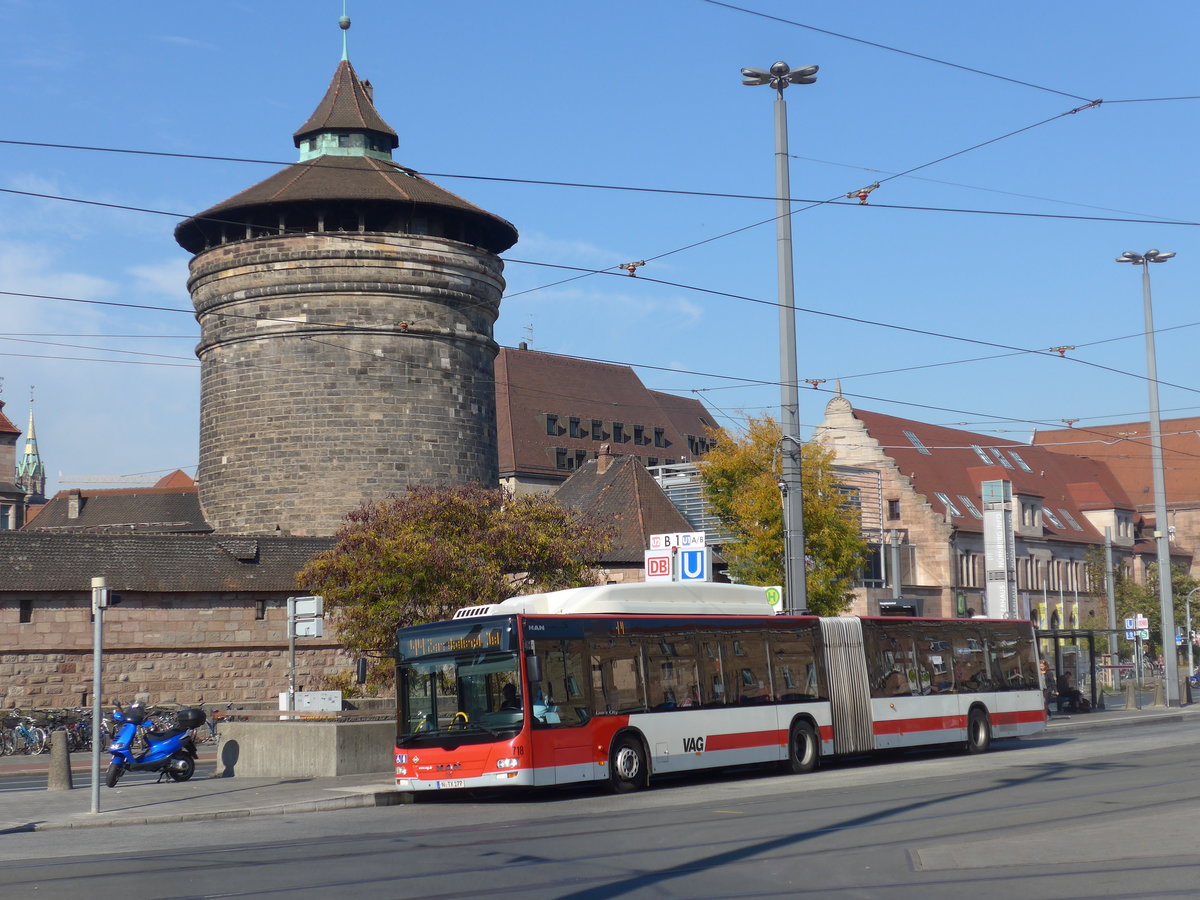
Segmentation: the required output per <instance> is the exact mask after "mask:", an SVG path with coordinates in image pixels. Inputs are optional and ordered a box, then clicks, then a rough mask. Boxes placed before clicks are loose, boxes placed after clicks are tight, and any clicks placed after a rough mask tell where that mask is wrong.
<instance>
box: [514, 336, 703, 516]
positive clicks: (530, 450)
mask: <svg viewBox="0 0 1200 900" xmlns="http://www.w3.org/2000/svg"><path fill="white" fill-rule="evenodd" d="M715 424H716V423H715V422H714V420H713V418H712V415H711V414H710V413H709V412H708V410H707V409H705V407H704V404H702V403H701V402H700V401H699V400H695V399H692V398H690V397H677V396H675V395H673V394H666V393H663V392H661V391H652V390H650V389H648V388H647V387H646V386H645V385H644V384H642V381H641V379H640V378H638V376H637V374H636V373H635V372H634V371H633V369H631V368H630V367H629V366H619V365H612V364H609V363H598V362H592V361H590V360H585V359H577V358H575V357H571V356H560V355H558V354H554V353H542V352H539V351H536V350H529V349H526V348H525V346H524V345H522V346H521V347H520V348H519V349H516V350H509V349H501V350H500V355H499V356H498V357H497V358H496V426H497V429H496V430H497V434H498V436H499V458H500V483H501V484H503V485H504V486H505V487H507V488H509V489H510V490H512V491H516V492H518V493H529V492H548V491H552V490H554V489H555V488H557V487H558V485H560V484H562V483H563V482H564V481H566V479H567V478H568V477H569V476H570V475H571V473H572V472H574V471H575V470H577V469H579V468H580V467H582V466H583V464H584V463H585V462H587V461H588V460H594V459H595V458H596V457H597V455H598V454H599V452H600V448H601V446H603V445H605V444H607V445H608V446H609V448H610V450H611V452H612V454H613V455H614V456H634V457H637V459H638V460H639V461H640V462H641V463H642V465H644V466H661V465H670V464H673V463H682V462H690V461H692V460H694V459H696V458H698V457H700V456H703V455H704V453H705V452H706V451H707V450H708V448H709V447H710V446H712V437H711V434H710V432H711V429H712V428H713V427H714V425H715Z"/></svg>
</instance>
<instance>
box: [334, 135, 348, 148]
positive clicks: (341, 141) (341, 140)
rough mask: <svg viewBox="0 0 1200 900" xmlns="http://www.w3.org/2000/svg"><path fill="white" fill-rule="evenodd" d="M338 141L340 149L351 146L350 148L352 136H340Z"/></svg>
mask: <svg viewBox="0 0 1200 900" xmlns="http://www.w3.org/2000/svg"><path fill="white" fill-rule="evenodd" d="M337 139H338V146H339V147H349V146H350V135H348V134H339V135H338V136H337Z"/></svg>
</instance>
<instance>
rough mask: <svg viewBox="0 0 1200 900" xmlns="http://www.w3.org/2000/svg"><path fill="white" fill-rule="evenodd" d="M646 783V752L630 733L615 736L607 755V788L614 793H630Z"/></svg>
mask: <svg viewBox="0 0 1200 900" xmlns="http://www.w3.org/2000/svg"><path fill="white" fill-rule="evenodd" d="M645 785H646V754H645V753H644V752H643V750H642V745H641V743H640V742H639V741H638V740H637V738H634V737H632V736H630V735H625V736H623V737H619V738H617V740H616V741H615V742H614V743H613V746H612V752H611V753H610V754H609V756H608V789H609V790H610V791H612V792H613V793H614V794H631V793H633V792H634V791H637V790H641V789H642V788H643V787H645Z"/></svg>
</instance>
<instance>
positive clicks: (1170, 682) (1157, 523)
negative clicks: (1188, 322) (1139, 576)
mask: <svg viewBox="0 0 1200 900" xmlns="http://www.w3.org/2000/svg"><path fill="white" fill-rule="evenodd" d="M1174 255H1175V253H1174V251H1170V250H1168V251H1166V252H1163V251H1160V250H1147V251H1146V252H1145V253H1134V252H1133V251H1132V250H1126V251H1125V252H1124V253H1122V254H1121V255H1120V256H1119V257H1117V262H1119V263H1131V264H1133V265H1140V266H1141V267H1142V307H1143V309H1144V312H1145V316H1146V376H1147V380H1148V381H1149V383H1150V461H1151V469H1152V472H1153V475H1154V538H1155V543H1156V544H1157V545H1158V605H1159V614H1160V615H1161V617H1162V643H1163V651H1162V653H1163V679H1164V681H1165V682H1166V684H1165V686H1164V692H1163V696H1164V697H1165V698H1166V702H1167V706H1179V665H1178V662H1177V658H1176V657H1177V651H1176V649H1175V604H1174V601H1173V599H1172V597H1171V547H1170V534H1169V532H1168V529H1167V490H1166V478H1165V476H1164V475H1163V458H1162V427H1161V424H1160V423H1159V418H1158V363H1157V362H1156V360H1155V357H1154V313H1153V311H1152V309H1151V305H1150V263H1163V262H1166V261H1167V260H1168V259H1170V258H1171V257H1173V256H1174Z"/></svg>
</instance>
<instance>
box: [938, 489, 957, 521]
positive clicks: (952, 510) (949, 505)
mask: <svg viewBox="0 0 1200 900" xmlns="http://www.w3.org/2000/svg"><path fill="white" fill-rule="evenodd" d="M933 493H934V496H936V497H937V498H938V499H939V500H941V501H942V506H944V507H946V512H947V513H948V514H949V515H950V516H951V518H961V517H962V510H960V509H959V508H958V507H957V506H955V505H954V501H952V500H951V499H950V498H949V497H948V496H946V495H945V494H943V493H942V492H941V491H934V492H933Z"/></svg>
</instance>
